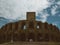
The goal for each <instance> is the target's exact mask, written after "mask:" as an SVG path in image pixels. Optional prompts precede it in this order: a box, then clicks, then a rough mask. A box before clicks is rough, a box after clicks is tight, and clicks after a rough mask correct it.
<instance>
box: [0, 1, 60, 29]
mask: <svg viewBox="0 0 60 45" xmlns="http://www.w3.org/2000/svg"><path fill="white" fill-rule="evenodd" d="M26 12H36V21H42V22H48V23H49V24H53V25H56V26H57V27H58V28H60V20H59V19H60V0H0V27H2V26H3V25H4V24H6V23H8V22H13V21H18V20H26Z"/></svg>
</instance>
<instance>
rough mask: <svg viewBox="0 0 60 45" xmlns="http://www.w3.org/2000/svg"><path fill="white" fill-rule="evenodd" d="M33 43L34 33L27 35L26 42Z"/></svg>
mask: <svg viewBox="0 0 60 45" xmlns="http://www.w3.org/2000/svg"><path fill="white" fill-rule="evenodd" d="M34 41H35V35H34V33H29V34H28V42H34Z"/></svg>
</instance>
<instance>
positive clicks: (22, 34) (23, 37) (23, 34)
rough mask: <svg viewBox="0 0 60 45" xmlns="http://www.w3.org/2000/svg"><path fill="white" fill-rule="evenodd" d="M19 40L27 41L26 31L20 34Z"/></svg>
mask: <svg viewBox="0 0 60 45" xmlns="http://www.w3.org/2000/svg"><path fill="white" fill-rule="evenodd" d="M19 40H20V41H26V35H25V33H21V34H20V37H19Z"/></svg>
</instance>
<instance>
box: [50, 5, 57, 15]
mask: <svg viewBox="0 0 60 45" xmlns="http://www.w3.org/2000/svg"><path fill="white" fill-rule="evenodd" d="M57 8H58V6H57V5H55V6H53V7H52V8H51V14H52V16H54V15H55V14H56V13H57V11H56V10H57Z"/></svg>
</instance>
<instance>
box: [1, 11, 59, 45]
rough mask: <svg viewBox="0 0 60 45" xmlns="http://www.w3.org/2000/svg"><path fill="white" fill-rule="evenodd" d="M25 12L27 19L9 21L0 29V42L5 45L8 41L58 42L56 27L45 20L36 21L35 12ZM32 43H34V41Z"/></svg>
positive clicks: (57, 29)
mask: <svg viewBox="0 0 60 45" xmlns="http://www.w3.org/2000/svg"><path fill="white" fill-rule="evenodd" d="M26 14H27V20H20V21H17V22H11V23H8V24H6V25H4V26H3V27H2V28H1V29H0V44H3V43H4V45H5V43H9V42H22V43H23V42H26V43H27V42H28V43H29V42H30V43H33V42H37V43H39V42H60V30H59V28H58V27H56V26H55V25H52V24H48V23H47V22H45V23H43V22H41V21H36V20H35V19H36V17H35V16H36V15H35V14H36V13H35V12H27V13H26ZM28 43H27V44H28ZM20 44H21V43H20ZM27 44H26V45H27ZM33 44H34V45H35V43H33ZM22 45H24V44H22ZM28 45H29V44H28Z"/></svg>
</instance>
